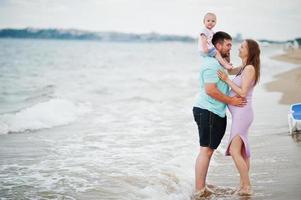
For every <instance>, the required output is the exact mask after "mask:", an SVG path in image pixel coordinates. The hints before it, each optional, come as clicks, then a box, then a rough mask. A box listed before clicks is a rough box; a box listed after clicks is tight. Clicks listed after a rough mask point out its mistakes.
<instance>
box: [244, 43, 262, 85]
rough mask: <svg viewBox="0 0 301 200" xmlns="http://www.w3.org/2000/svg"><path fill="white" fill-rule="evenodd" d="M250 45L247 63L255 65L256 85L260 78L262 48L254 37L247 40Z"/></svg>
mask: <svg viewBox="0 0 301 200" xmlns="http://www.w3.org/2000/svg"><path fill="white" fill-rule="evenodd" d="M245 41H246V42H247V45H248V59H247V63H246V65H253V66H254V68H255V83H254V85H256V84H257V83H258V81H259V78H260V48H259V45H258V43H257V42H256V41H255V40H252V39H246V40H245Z"/></svg>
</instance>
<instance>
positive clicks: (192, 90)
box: [0, 39, 296, 200]
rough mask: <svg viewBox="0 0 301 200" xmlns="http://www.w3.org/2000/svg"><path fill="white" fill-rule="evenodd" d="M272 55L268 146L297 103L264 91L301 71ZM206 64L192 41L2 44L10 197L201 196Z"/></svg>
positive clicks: (1, 122)
mask: <svg viewBox="0 0 301 200" xmlns="http://www.w3.org/2000/svg"><path fill="white" fill-rule="evenodd" d="M239 45H240V44H236V43H234V45H233V47H232V52H231V55H232V56H231V57H232V62H233V64H234V65H235V64H239V62H240V60H239V58H238V47H239ZM261 50H262V52H261V55H262V74H261V79H260V83H259V85H258V86H257V87H256V89H255V92H254V95H253V96H254V100H253V102H254V103H253V104H254V112H255V120H254V123H253V125H252V128H251V130H250V137H253V140H259V141H260V137H261V135H269V134H271V135H272V134H274V133H277V134H283V135H285V136H287V134H288V125H287V112H288V106H286V105H280V104H278V100H279V99H280V96H281V94H280V93H269V92H267V91H266V90H265V87H264V83H266V82H268V81H271V80H273V79H274V75H276V74H279V73H281V72H284V71H287V70H289V69H292V68H294V67H296V66H295V65H293V64H289V63H285V64H284V63H282V62H279V61H275V60H272V59H270V57H271V56H273V55H277V54H280V53H282V52H283V49H282V47H281V46H280V45H263V46H262V47H261ZM200 66H201V59H200V57H199V55H198V52H197V44H196V43H193V42H101V41H81V40H46V39H45V40H43V39H0V199H1V200H4V199H92V200H93V199H101V200H102V199H103V200H115V199H116V200H117V199H118V200H129V199H130V200H136V199H137V200H138V199H153V200H159V199H160V200H161V199H162V200H164V199H166V200H189V199H191V194H192V193H193V190H194V164H195V158H196V156H197V154H198V151H199V146H198V133H197V127H196V124H195V122H194V121H193V116H192V107H193V104H194V102H195V99H196V96H197V94H198V75H199V73H198V72H199V69H200ZM228 115H229V120H228V128H227V134H226V136H225V137H224V139H223V142H222V144H221V146H220V148H219V149H218V150H217V154H220V155H222V154H223V152H224V150H225V144H226V143H227V135H228V134H229V127H230V125H231V116H230V114H229V113H228ZM254 138H255V139H254ZM258 145H259V144H258ZM253 146H254V148H257V147H256V144H254V145H253ZM251 148H252V144H251ZM229 159H230V158H229ZM229 163H231V161H229ZM211 165H212V166H217V167H218V166H220V165H222V163H221V162H220V161H219V159H218V158H217V157H213V159H212V161H211ZM231 165H232V167H233V169H235V166H234V164H233V163H231ZM217 173H218V172H217ZM223 173H224V172H223ZM231 173H232V172H231ZM220 175H222V173H221V174H220ZM208 176H210V173H209V175H208ZM221 178H222V177H221ZM255 178H256V177H255ZM267 181H269V180H267ZM229 187H235V185H233V184H232V182H231V184H230V183H229ZM255 196H256V193H255ZM264 196H265V194H264V192H261V193H260V194H259V198H264ZM217 199H218V198H217ZM220 199H223V198H220ZM255 199H256V198H255Z"/></svg>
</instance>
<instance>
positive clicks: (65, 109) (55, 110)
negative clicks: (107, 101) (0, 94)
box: [0, 98, 91, 134]
mask: <svg viewBox="0 0 301 200" xmlns="http://www.w3.org/2000/svg"><path fill="white" fill-rule="evenodd" d="M89 111H91V106H90V104H87V103H78V104H76V103H73V102H72V101H69V100H66V99H59V98H55V99H50V100H48V101H46V102H40V103H37V104H35V105H33V106H31V107H28V108H25V109H22V110H20V111H18V112H16V113H6V114H2V115H0V134H7V133H15V132H24V131H28V130H39V129H44V128H52V127H55V126H61V125H66V124H69V123H71V122H73V121H75V120H76V119H77V118H78V117H80V116H82V115H83V114H85V113H88V112H89Z"/></svg>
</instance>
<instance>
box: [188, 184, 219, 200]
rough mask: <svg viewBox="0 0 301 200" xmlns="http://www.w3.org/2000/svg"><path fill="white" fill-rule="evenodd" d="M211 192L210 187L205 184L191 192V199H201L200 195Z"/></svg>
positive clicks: (204, 195) (206, 195)
mask: <svg viewBox="0 0 301 200" xmlns="http://www.w3.org/2000/svg"><path fill="white" fill-rule="evenodd" d="M213 193H214V191H212V190H211V189H210V188H208V187H207V186H205V187H204V188H203V189H201V190H198V191H196V192H195V193H194V194H193V199H195V200H198V199H201V198H202V197H208V196H210V195H211V194H213Z"/></svg>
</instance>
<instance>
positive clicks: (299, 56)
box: [265, 49, 301, 104]
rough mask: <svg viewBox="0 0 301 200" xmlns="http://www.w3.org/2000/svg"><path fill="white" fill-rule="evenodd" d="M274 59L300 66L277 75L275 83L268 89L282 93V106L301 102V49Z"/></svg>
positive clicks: (270, 84)
mask: <svg viewBox="0 0 301 200" xmlns="http://www.w3.org/2000/svg"><path fill="white" fill-rule="evenodd" d="M273 59H275V60H279V61H284V62H289V63H294V64H300V66H299V67H298V68H296V69H293V70H289V71H287V72H284V73H282V74H279V75H276V76H275V78H276V79H275V80H274V81H272V82H269V83H267V84H266V85H265V86H266V89H267V90H268V91H270V92H281V93H282V97H281V99H280V101H279V103H281V104H292V103H296V102H301V49H297V50H294V51H291V52H287V53H286V54H284V55H278V56H275V57H273Z"/></svg>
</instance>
